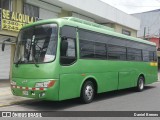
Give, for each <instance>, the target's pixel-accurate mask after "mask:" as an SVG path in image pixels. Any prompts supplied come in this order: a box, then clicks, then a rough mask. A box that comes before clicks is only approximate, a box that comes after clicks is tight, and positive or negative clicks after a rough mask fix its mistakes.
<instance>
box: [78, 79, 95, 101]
mask: <svg viewBox="0 0 160 120" xmlns="http://www.w3.org/2000/svg"><path fill="white" fill-rule="evenodd" d="M94 95H95V87H94V84H93V82H91V81H86V82H85V83H84V84H83V86H82V89H81V101H82V102H83V103H85V104H87V103H91V102H92V101H93V98H94Z"/></svg>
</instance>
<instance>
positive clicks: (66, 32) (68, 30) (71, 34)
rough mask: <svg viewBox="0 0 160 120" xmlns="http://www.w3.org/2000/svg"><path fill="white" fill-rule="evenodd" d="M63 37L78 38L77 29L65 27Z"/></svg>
mask: <svg viewBox="0 0 160 120" xmlns="http://www.w3.org/2000/svg"><path fill="white" fill-rule="evenodd" d="M61 37H67V38H76V28H74V27H71V26H63V27H62V29H61Z"/></svg>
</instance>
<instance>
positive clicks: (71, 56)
mask: <svg viewBox="0 0 160 120" xmlns="http://www.w3.org/2000/svg"><path fill="white" fill-rule="evenodd" d="M60 54H61V58H60V62H61V64H62V65H69V64H72V63H74V62H75V61H76V43H75V39H72V38H62V42H61V53H60Z"/></svg>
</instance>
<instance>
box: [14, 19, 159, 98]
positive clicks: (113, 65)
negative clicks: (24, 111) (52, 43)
mask: <svg viewBox="0 0 160 120" xmlns="http://www.w3.org/2000/svg"><path fill="white" fill-rule="evenodd" d="M47 23H57V24H58V26H59V27H61V26H63V25H70V26H74V27H79V28H84V29H88V30H92V31H96V32H100V33H105V34H109V35H114V36H118V37H123V38H127V39H129V40H133V41H139V42H141V43H145V44H150V45H154V46H155V44H154V43H151V42H148V41H144V40H141V39H138V38H133V37H129V36H125V35H122V34H119V33H116V32H113V31H109V30H105V29H101V28H96V27H93V26H89V25H85V24H81V23H76V22H73V21H69V20H67V19H51V20H44V21H39V22H36V23H33V24H30V25H27V26H26V27H31V26H33V25H39V24H47ZM26 27H24V28H26ZM22 29H23V28H22ZM59 32H60V30H59ZM77 34H78V33H77ZM60 39H61V38H60V36H59V37H58V45H57V53H56V59H55V60H54V61H53V62H50V63H43V64H39V67H36V66H35V65H34V64H19V66H18V67H15V64H13V67H12V80H13V81H15V82H16V83H17V85H18V86H22V87H35V84H36V82H42V81H49V80H55V81H56V82H55V84H54V86H53V87H51V88H48V89H47V90H46V91H45V93H46V95H45V96H44V97H41V98H40V97H39V94H40V93H41V92H44V91H35V95H31V94H29V95H28V96H24V95H22V91H23V90H20V89H17V88H13V90H12V93H13V94H14V95H17V96H23V97H30V98H36V99H45V100H65V99H70V98H76V97H80V94H81V87H82V85H83V83H84V82H85V81H86V80H87V79H90V78H92V79H94V80H95V81H96V83H97V92H98V93H102V92H106V91H112V90H118V89H124V88H129V87H135V86H136V85H137V79H138V77H139V75H141V74H143V75H144V77H145V84H150V83H153V82H155V81H157V67H156V66H151V65H150V62H132V61H114V60H96V59H95V60H93V59H92V60H91V59H80V58H79V39H78V37H77V61H76V62H75V63H74V64H72V65H69V66H62V65H61V64H60V60H59V58H60V57H59V56H60ZM24 80H27V83H25V84H24V83H23V81H24ZM29 92H31V90H29Z"/></svg>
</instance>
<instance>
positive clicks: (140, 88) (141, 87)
mask: <svg viewBox="0 0 160 120" xmlns="http://www.w3.org/2000/svg"><path fill="white" fill-rule="evenodd" d="M144 85H145V77H144V75H140V76H139V77H138V80H137V86H136V91H138V92H141V91H143V90H144Z"/></svg>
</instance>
